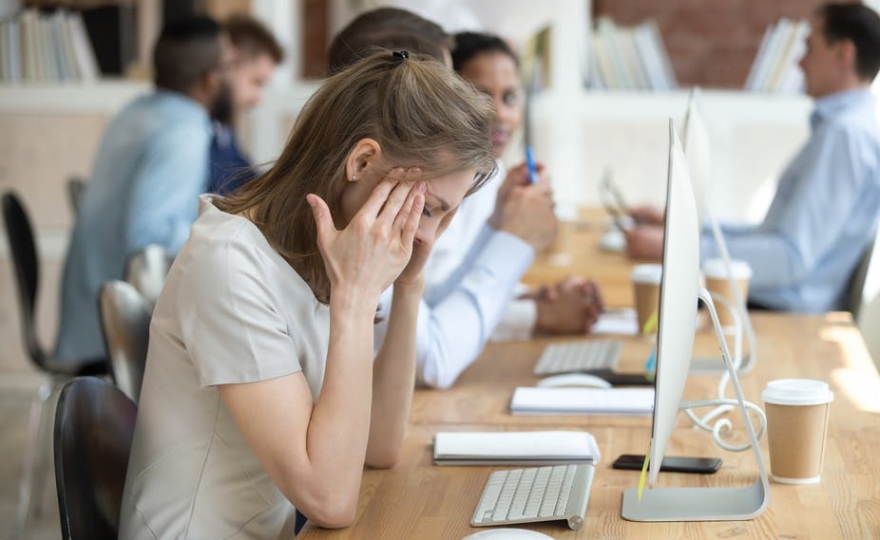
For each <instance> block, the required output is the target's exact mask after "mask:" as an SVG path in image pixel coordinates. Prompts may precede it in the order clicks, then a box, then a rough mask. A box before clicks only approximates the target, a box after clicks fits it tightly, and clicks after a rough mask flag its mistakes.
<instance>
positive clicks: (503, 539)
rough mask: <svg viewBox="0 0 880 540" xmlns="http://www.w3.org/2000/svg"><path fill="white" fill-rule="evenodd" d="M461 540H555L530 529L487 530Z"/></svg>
mask: <svg viewBox="0 0 880 540" xmlns="http://www.w3.org/2000/svg"><path fill="white" fill-rule="evenodd" d="M461 540H554V538H553V537H552V536H547V535H546V534H544V533H539V532H538V531H530V530H528V529H512V528H504V529H486V530H485V531H480V532H475V533H474V534H469V535H467V536H465V537H464V538H462V539H461Z"/></svg>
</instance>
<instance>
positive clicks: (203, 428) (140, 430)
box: [119, 196, 330, 540]
mask: <svg viewBox="0 0 880 540" xmlns="http://www.w3.org/2000/svg"><path fill="white" fill-rule="evenodd" d="M329 328H330V312H329V308H328V307H327V306H326V305H324V304H321V303H320V302H318V301H317V300H316V299H315V297H314V295H313V294H312V291H311V289H310V288H309V287H308V285H307V284H306V283H305V282H304V281H303V280H302V279H301V278H300V277H299V275H298V274H297V273H296V272H295V271H294V270H293V268H291V266H290V265H289V264H287V262H286V261H285V260H284V259H283V258H282V257H281V256H280V255H279V254H278V253H277V252H276V251H275V250H274V249H273V248H272V247H271V246H270V245H269V243H268V242H267V241H266V239H265V237H264V236H263V235H262V233H261V232H260V231H259V229H257V228H256V227H255V226H254V225H253V223H251V222H250V221H248V220H246V219H244V218H242V217H238V216H233V215H230V214H226V213H224V212H221V211H220V210H218V209H217V208H216V207H214V206H213V205H212V204H211V200H210V197H207V196H203V197H201V200H200V204H199V218H198V220H197V221H196V222H195V224H194V225H193V227H192V233H191V235H190V238H189V240H188V241H187V242H186V244H185V245H184V247H183V249H182V250H181V252H180V254H179V255H178V256H177V258H176V260H175V261H174V265H173V266H172V268H171V271H170V273H169V274H168V279H167V281H166V283H165V286H164V288H163V289H162V294H161V295H160V296H159V300H158V302H157V304H156V309H155V311H154V312H153V319H152V323H151V325H150V348H149V353H148V357H147V366H146V372H145V374H144V382H143V387H142V389H141V395H140V402H139V405H138V418H137V425H136V428H135V434H134V440H133V441H132V452H131V457H130V459H129V464H128V474H127V477H126V482H125V492H124V495H123V500H122V508H121V512H120V535H119V538H120V539H122V540H131V539H137V540H157V539H169V540H170V539H188V538H230V539H244V538H264V539H280V538H283V539H285V540H287V539H290V538H293V530H294V520H295V509H294V507H293V505H292V504H291V503H290V502H289V501H288V500H287V499H286V498H285V497H284V495H283V494H282V493H281V492H280V491H279V490H278V488H277V487H276V486H275V484H274V483H273V482H272V480H271V479H270V478H269V475H268V474H267V473H266V471H265V470H264V469H263V467H262V466H261V465H260V463H259V461H258V460H257V458H256V456H255V455H254V453H253V451H252V450H251V448H250V447H249V446H248V444H247V442H246V441H245V440H244V437H243V436H242V434H241V432H240V431H239V429H238V427H237V426H236V424H235V422H234V421H233V419H232V417H231V415H230V413H229V410H228V409H227V408H226V406H225V405H224V404H223V400H222V399H221V398H220V393H219V391H218V389H217V385H221V384H232V383H246V382H255V381H264V380H268V379H273V378H276V377H281V376H285V375H289V374H291V373H295V372H297V371H302V372H303V375H304V376H305V378H306V380H307V381H308V384H309V389H310V390H311V392H312V396H313V398H315V399H316V398H317V397H318V394H319V393H320V392H321V385H322V383H323V379H324V366H325V361H326V358H327V347H328V340H329V332H330V330H329Z"/></svg>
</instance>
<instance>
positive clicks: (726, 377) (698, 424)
mask: <svg viewBox="0 0 880 540" xmlns="http://www.w3.org/2000/svg"><path fill="white" fill-rule="evenodd" d="M710 294H711V295H712V300H713V301H715V302H720V303H721V304H723V305H724V307H725V308H727V311H729V312H730V316H731V318H732V319H733V327H734V341H733V351H734V353H733V369H734V370H739V368H740V366H741V365H742V320H741V319H740V315H739V313H738V312H737V310H736V309H734V307H733V305H732V304H731V303H730V301H729V300H728V299H727V298H724V297H723V296H721V295H719V294H716V293H714V292H713V293H710ZM729 382H730V373H728V372H727V370H724V372H723V373H722V374H721V380H719V381H718V398H717V399H718V400H719V403H720V402H721V401H725V402H726V401H730V400H728V399H727V396H726V393H727V385H728V383H729ZM734 405H735V404H734ZM733 408H734V407H733V405H731V404H728V403H723V404H719V405H718V406H717V407H715V408H714V409H712V410H711V411H709V412H708V413H706V414H705V415H703V417H702V418H700V417H698V416H697V415H696V413H694V412H693V411H691V410H686V411H685V412H686V413H687V415H688V417H690V419H691V420H692V421H693V422H694V428H701V429H706V430H707V431H713V430H712V429H709V428H707V425H708V424H709V423H710V422H711V421H712V420H714V419H715V417H717V416H721V415H722V414H726V413H728V412H730V411H731V410H733ZM724 423H726V424H727V425H728V426H729V425H730V421H729V420H727V419H722V420H719V421H718V422H717V423H716V425H719V424H720V426H719V430H720V429H723V427H724ZM713 433H714V431H713ZM713 437H714V435H713ZM720 444H721V443H719V445H720ZM747 448H748V446H746V447H745V448H743V450H745V449H747Z"/></svg>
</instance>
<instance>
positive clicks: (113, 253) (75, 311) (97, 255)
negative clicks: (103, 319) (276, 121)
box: [56, 17, 232, 361]
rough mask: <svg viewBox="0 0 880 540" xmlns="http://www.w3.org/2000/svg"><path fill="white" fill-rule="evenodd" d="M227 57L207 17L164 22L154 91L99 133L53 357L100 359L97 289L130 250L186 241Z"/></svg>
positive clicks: (172, 248) (203, 180) (119, 274)
mask: <svg viewBox="0 0 880 540" xmlns="http://www.w3.org/2000/svg"><path fill="white" fill-rule="evenodd" d="M231 54H232V52H231V47H230V45H229V42H228V38H227V36H226V34H225V33H224V32H223V30H222V29H221V28H220V27H219V26H218V25H217V23H215V22H214V21H213V20H211V19H209V18H206V17H195V18H190V19H185V20H181V21H178V22H175V23H172V24H170V25H168V26H167V27H166V28H165V29H163V31H162V35H161V36H160V38H159V41H158V42H157V44H156V48H155V50H154V54H153V62H154V70H155V76H154V77H155V85H156V91H155V92H153V93H151V94H149V95H145V96H142V97H140V98H138V99H136V100H135V101H134V102H133V103H131V104H129V105H128V106H127V107H126V108H125V109H123V110H122V112H120V113H119V115H118V116H117V117H116V118H114V119H113V121H112V122H111V123H110V125H109V126H108V128H107V130H106V132H105V133H104V137H103V139H102V141H101V144H100V147H99V149H98V154H97V158H96V160H95V164H94V169H93V171H92V177H91V181H90V182H89V184H88V187H87V188H86V190H85V193H84V195H83V199H82V206H81V210H80V213H79V216H78V217H77V221H76V226H75V227H74V231H73V238H72V240H71V243H70V247H69V250H68V253H67V259H66V262H65V267H64V277H63V285H62V293H61V321H60V328H59V334H58V342H57V345H56V356H57V357H58V358H59V360H62V361H63V360H65V359H69V360H74V359H81V358H86V357H98V356H103V355H104V354H105V350H104V342H103V337H102V334H101V329H100V319H99V314H98V293H99V291H100V288H101V285H102V284H103V283H104V282H105V281H108V280H112V279H123V276H124V269H125V263H126V259H127V257H128V256H129V255H130V254H131V253H132V252H134V251H137V250H138V249H141V248H143V247H144V246H146V245H147V244H159V245H161V246H162V247H164V248H165V249H166V250H168V251H169V252H170V253H172V254H174V253H177V251H178V250H179V249H180V247H181V246H182V245H183V243H184V241H186V239H187V237H188V236H189V229H190V226H191V225H192V223H193V222H194V221H195V219H196V216H197V212H198V196H199V195H200V194H201V193H204V192H205V191H206V190H207V186H208V149H209V145H210V141H211V123H210V120H209V112H210V111H211V110H212V109H213V108H215V107H217V106H218V105H219V104H221V103H222V102H223V101H224V100H228V99H229V88H228V83H227V82H226V74H225V70H226V69H227V64H228V63H229V62H230V61H231V57H230V55H231Z"/></svg>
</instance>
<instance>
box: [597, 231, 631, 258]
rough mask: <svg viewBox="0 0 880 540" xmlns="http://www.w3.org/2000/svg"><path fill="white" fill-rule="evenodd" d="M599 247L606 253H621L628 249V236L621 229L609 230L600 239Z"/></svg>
mask: <svg viewBox="0 0 880 540" xmlns="http://www.w3.org/2000/svg"><path fill="white" fill-rule="evenodd" d="M599 247H600V248H601V249H603V250H605V251H614V252H621V251H623V249H624V248H625V247H626V236H624V235H623V232H622V231H621V230H620V229H617V228H613V229H608V230H607V231H605V232H604V233H602V236H601V237H600V238H599Z"/></svg>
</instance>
